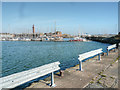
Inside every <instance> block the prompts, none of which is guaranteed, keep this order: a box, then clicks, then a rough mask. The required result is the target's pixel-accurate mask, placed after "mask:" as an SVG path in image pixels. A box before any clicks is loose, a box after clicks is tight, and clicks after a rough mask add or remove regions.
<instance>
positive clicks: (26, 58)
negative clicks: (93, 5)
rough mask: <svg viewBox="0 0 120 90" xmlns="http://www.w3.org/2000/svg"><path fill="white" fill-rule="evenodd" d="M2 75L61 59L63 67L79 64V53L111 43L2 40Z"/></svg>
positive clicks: (104, 46) (104, 48)
mask: <svg viewBox="0 0 120 90" xmlns="http://www.w3.org/2000/svg"><path fill="white" fill-rule="evenodd" d="M1 42H2V76H7V75H10V74H13V73H17V72H21V71H25V70H29V69H32V68H35V67H39V66H42V65H44V64H48V63H52V62H55V61H60V63H61V66H60V67H61V69H66V68H69V67H72V66H74V65H76V64H78V55H79V54H81V53H85V52H87V51H90V50H95V49H99V48H103V50H104V52H105V51H106V48H107V46H108V45H110V44H105V43H99V42H94V41H89V42H39V41H1Z"/></svg>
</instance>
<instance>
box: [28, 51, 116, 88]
mask: <svg viewBox="0 0 120 90" xmlns="http://www.w3.org/2000/svg"><path fill="white" fill-rule="evenodd" d="M117 57H118V50H117V51H116V52H113V51H111V52H110V54H109V56H107V55H106V54H105V55H104V56H102V57H101V59H102V60H101V61H99V60H97V58H98V57H97V56H96V57H95V58H92V59H89V60H87V61H86V62H83V71H78V70H77V69H79V66H78V65H76V66H75V67H71V68H69V69H66V70H65V71H64V76H63V77H60V76H58V75H55V84H56V85H57V86H56V87H54V88H85V87H86V88H90V87H89V84H90V82H91V80H93V79H94V78H95V77H96V76H98V77H99V75H100V72H101V71H104V70H105V68H106V67H108V66H109V65H110V64H111V63H112V62H113V61H115V60H116V58H117ZM117 70H118V66H117V62H116V63H115V64H114V65H113V66H111V67H110V68H109V69H108V70H106V72H104V73H103V74H105V75H106V76H107V77H110V78H115V79H117V78H118V74H117V72H118V71H117ZM111 73H113V75H112V76H111V75H110V74H111ZM114 74H115V75H114ZM106 76H103V77H106ZM115 79H114V80H115ZM100 80H101V81H100ZM100 80H99V81H100V82H104V81H102V79H100ZM96 81H97V79H96ZM111 82H112V81H111ZM49 83H50V77H48V78H46V79H45V80H40V81H38V82H35V83H32V84H31V85H30V86H29V87H27V88H51V87H50V86H48V85H47V84H49ZM108 83H109V82H108ZM95 85H97V84H95ZM95 85H94V87H95ZM106 86H107V85H106ZM108 86H109V85H108ZM96 87H98V88H99V87H103V86H100V85H98V86H96ZM115 87H118V86H117V85H115Z"/></svg>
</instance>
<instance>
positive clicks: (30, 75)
mask: <svg viewBox="0 0 120 90" xmlns="http://www.w3.org/2000/svg"><path fill="white" fill-rule="evenodd" d="M59 64H60V62H54V63H50V64H46V65H43V66H40V67H37V68H34V69H30V70H27V71H23V72H19V73H15V74H12V75H8V76H5V77H2V78H0V81H1V82H0V86H2V88H15V87H17V86H19V85H21V84H24V83H26V82H28V81H31V80H33V79H36V78H38V77H41V76H44V75H47V74H49V73H51V85H50V86H52V87H54V86H55V84H54V71H57V70H59V69H60V67H59Z"/></svg>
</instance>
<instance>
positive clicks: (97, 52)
mask: <svg viewBox="0 0 120 90" xmlns="http://www.w3.org/2000/svg"><path fill="white" fill-rule="evenodd" d="M102 52H103V51H102V48H101V49H97V50H93V51H90V52H87V53H83V54H80V55H79V58H78V60H79V70H80V71H82V61H83V60H85V59H88V58H90V57H94V56H96V55H98V56H99V57H98V59H99V60H101V57H100V54H101V53H102Z"/></svg>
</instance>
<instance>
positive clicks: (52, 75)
mask: <svg viewBox="0 0 120 90" xmlns="http://www.w3.org/2000/svg"><path fill="white" fill-rule="evenodd" d="M50 86H51V87H55V86H56V85H55V83H54V73H53V72H52V73H51V84H50Z"/></svg>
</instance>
